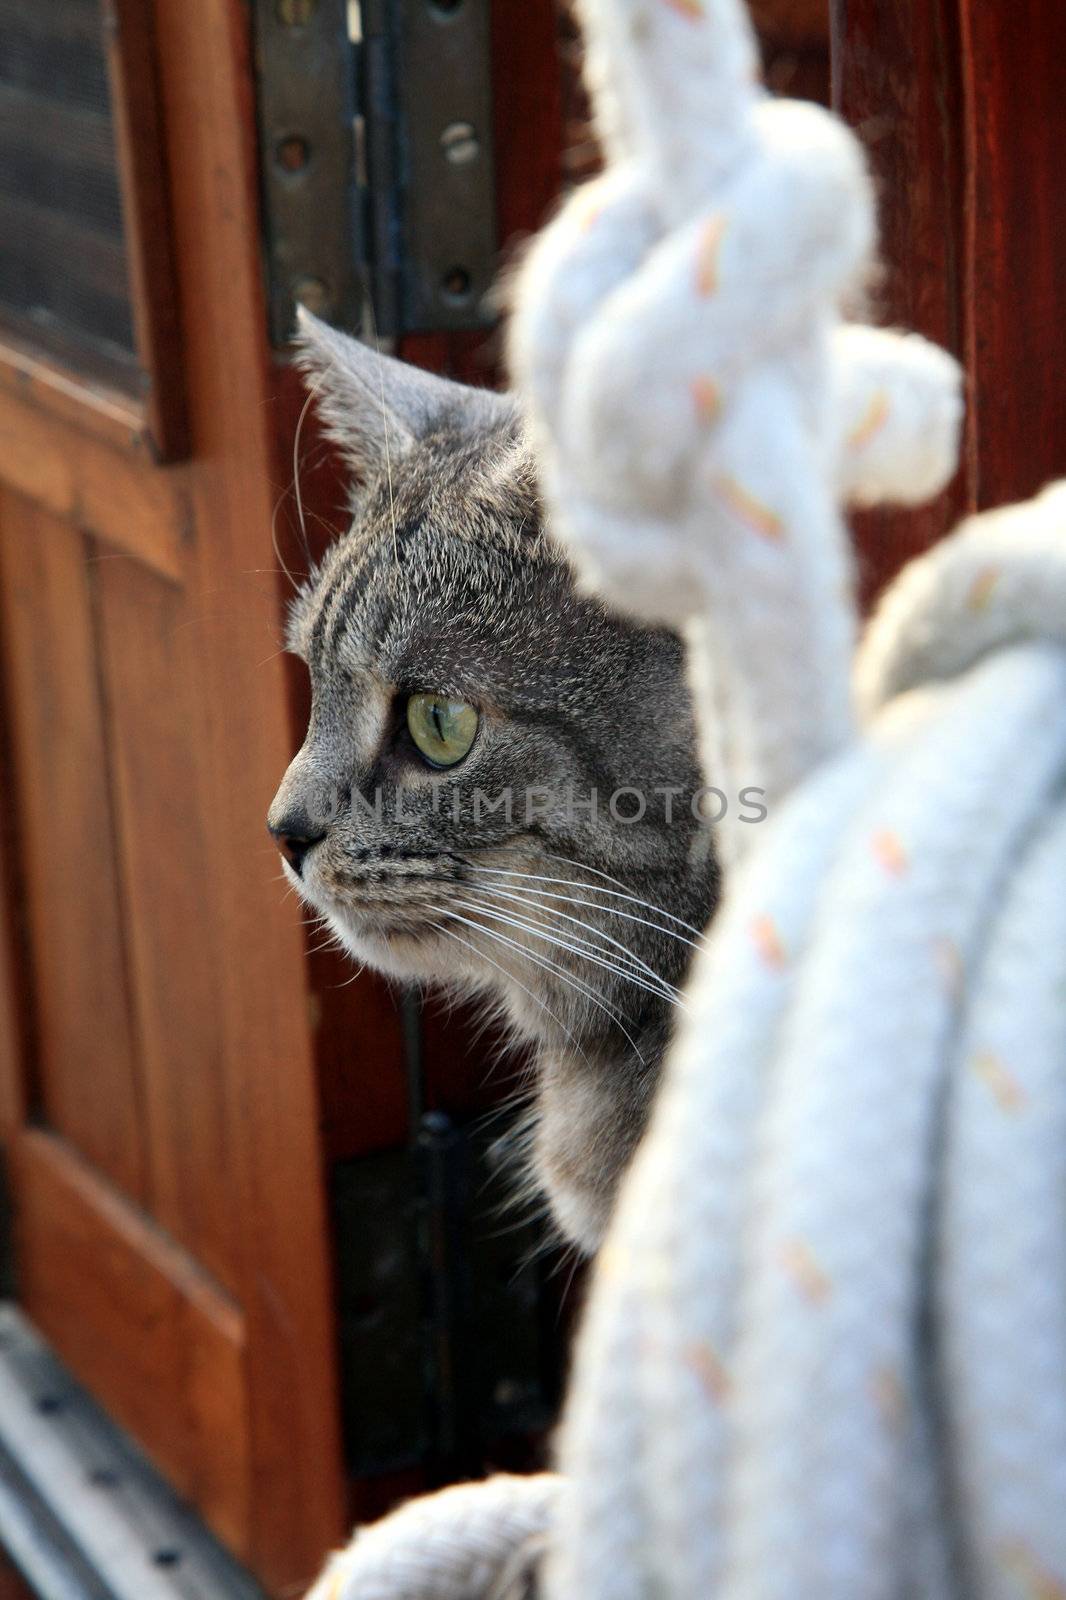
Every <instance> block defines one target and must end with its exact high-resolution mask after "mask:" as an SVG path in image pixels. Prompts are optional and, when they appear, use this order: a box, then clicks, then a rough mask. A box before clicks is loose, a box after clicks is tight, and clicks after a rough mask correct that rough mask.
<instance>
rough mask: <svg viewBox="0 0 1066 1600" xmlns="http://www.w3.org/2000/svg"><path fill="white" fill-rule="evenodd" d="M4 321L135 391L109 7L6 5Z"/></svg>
mask: <svg viewBox="0 0 1066 1600" xmlns="http://www.w3.org/2000/svg"><path fill="white" fill-rule="evenodd" d="M0 319H2V320H3V322H4V323H5V324H7V325H8V326H9V327H10V328H12V329H13V330H14V331H15V332H16V333H19V334H21V335H23V336H24V337H26V338H28V339H29V340H31V341H32V342H33V343H34V344H36V345H39V346H42V347H45V348H47V349H48V350H50V351H52V352H53V353H54V354H56V355H58V356H59V357H60V358H61V359H62V360H64V361H65V362H66V363H67V364H69V365H71V366H74V367H76V368H78V369H79V370H89V371H94V372H98V373H99V374H100V375H102V376H106V377H110V378H111V379H112V380H113V381H115V380H117V381H120V382H122V383H123V384H124V385H125V386H127V387H130V386H133V385H134V384H135V383H136V379H137V367H136V360H135V355H134V339H133V323H132V314H131V307H130V295H129V281H128V274H127V270H126V253H125V244H124V239H123V228H122V205H121V200H120V195H119V177H118V165H117V160H116V152H115V141H114V129H113V126H112V118H111V105H110V100H109V92H108V81H107V65H106V60H105V54H104V45H103V23H102V17H101V7H100V4H99V0H48V3H46V4H36V5H33V4H27V0H0Z"/></svg>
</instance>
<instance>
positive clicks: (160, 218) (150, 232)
mask: <svg viewBox="0 0 1066 1600" xmlns="http://www.w3.org/2000/svg"><path fill="white" fill-rule="evenodd" d="M103 10H104V31H105V39H106V41H107V55H108V72H109V76H110V80H111V103H112V108H113V114H114V122H115V139H116V144H117V149H118V164H119V172H120V175H121V179H122V199H123V223H124V232H125V242H126V260H127V270H128V273H129V279H130V296H131V299H132V302H133V322H134V332H135V335H136V340H137V353H138V356H139V357H140V361H141V366H142V368H143V370H144V374H145V379H146V391H145V398H144V404H145V410H146V413H147V426H148V436H149V438H150V440H151V443H152V446H153V449H154V451H155V454H156V456H157V458H158V459H159V460H162V461H173V460H175V459H176V458H177V457H179V456H182V455H184V453H185V451H186V449H187V446H188V418H187V412H186V403H185V375H184V372H183V370H182V364H181V324H180V319H179V313H178V292H179V291H178V280H177V273H176V270H175V262H174V252H173V240H172V236H171V225H170V191H169V186H168V183H167V167H166V150H165V146H164V141H163V127H162V117H161V113H160V105H159V74H158V62H157V57H156V37H155V13H154V10H153V7H152V6H151V5H146V4H145V0H104V5H103Z"/></svg>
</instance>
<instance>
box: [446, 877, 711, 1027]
mask: <svg viewBox="0 0 1066 1600" xmlns="http://www.w3.org/2000/svg"><path fill="white" fill-rule="evenodd" d="M457 904H458V905H461V906H465V907H466V909H467V910H468V911H480V912H481V914H482V915H483V916H487V917H492V918H494V919H495V920H497V921H500V922H503V923H504V924H505V925H506V926H508V927H512V928H516V929H519V930H520V931H523V932H526V933H532V934H533V935H534V937H535V938H538V939H543V940H544V941H545V942H546V943H548V944H552V945H555V946H556V948H557V949H559V950H566V951H568V952H569V953H570V954H571V955H576V956H578V957H579V958H580V959H581V960H582V961H590V962H591V963H592V964H593V965H594V966H597V967H602V968H604V970H605V971H607V972H610V973H613V974H614V976H615V977H616V978H621V979H622V981H623V982H624V983H632V984H633V985H634V986H635V987H636V988H638V989H643V990H644V991H645V993H647V994H653V995H655V996H656V998H657V999H660V1000H668V1001H670V1002H671V1003H673V1004H677V1005H680V1004H681V998H680V996H679V994H678V993H677V991H676V990H675V989H674V988H673V987H672V985H669V984H666V983H665V982H664V980H662V979H661V978H659V976H658V974H657V973H655V972H651V976H652V978H653V979H654V980H655V981H654V982H653V983H649V982H647V980H646V979H645V978H644V977H643V976H642V975H641V974H640V972H639V971H638V970H637V968H636V967H635V966H631V967H628V968H627V967H624V966H621V965H620V964H619V963H618V962H617V960H615V961H612V960H610V959H609V958H608V957H607V956H606V955H604V954H603V953H602V951H600V950H598V949H597V948H596V946H595V945H593V944H592V943H590V941H589V940H587V939H575V940H571V939H564V938H562V937H561V936H560V935H559V934H558V933H556V932H553V931H552V930H551V928H550V926H548V925H546V924H544V923H536V922H532V921H530V920H529V919H527V918H525V917H518V916H516V915H515V913H514V912H512V911H508V910H507V909H506V908H500V909H496V908H493V907H492V906H491V902H488V901H486V900H484V899H483V900H481V901H473V900H471V901H466V900H460V901H458V902H457ZM570 921H571V922H576V921H577V918H576V917H571V918H570ZM579 926H580V924H579ZM620 948H622V949H623V950H624V949H625V947H624V946H621V947H620ZM625 954H626V955H627V956H628V955H629V952H628V951H625ZM648 970H649V971H651V969H650V968H649V969H648Z"/></svg>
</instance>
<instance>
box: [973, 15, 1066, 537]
mask: <svg viewBox="0 0 1066 1600" xmlns="http://www.w3.org/2000/svg"><path fill="white" fill-rule="evenodd" d="M960 10H961V15H962V58H963V64H964V71H965V126H966V184H965V209H966V230H965V262H964V267H963V278H962V290H963V302H964V305H965V309H966V320H965V344H964V350H965V356H966V361H967V365H968V367H969V370H970V376H971V383H972V391H971V392H972V396H973V401H972V404H973V429H974V436H975V455H976V460H975V483H974V496H975V499H976V501H977V503H978V504H979V505H980V506H982V507H985V506H994V505H1000V504H1003V503H1004V502H1005V501H1009V500H1015V499H1021V498H1024V497H1027V496H1029V495H1031V494H1034V493H1035V492H1036V491H1037V490H1038V489H1040V488H1041V487H1042V486H1043V485H1044V484H1045V483H1046V482H1047V481H1048V479H1050V478H1052V477H1057V476H1062V474H1063V473H1066V380H1064V377H1063V374H1064V372H1066V309H1064V308H1066V183H1064V181H1063V171H1062V163H1063V152H1064V150H1066V6H1063V5H1062V4H1061V0H1029V3H1028V4H1027V5H1026V6H1025V7H1024V8H1023V9H1020V10H1014V11H1012V10H1011V9H1010V8H1009V7H1007V6H1002V5H990V4H989V3H988V0H960Z"/></svg>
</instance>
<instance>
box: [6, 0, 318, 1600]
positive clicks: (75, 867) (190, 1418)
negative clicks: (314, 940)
mask: <svg viewBox="0 0 1066 1600" xmlns="http://www.w3.org/2000/svg"><path fill="white" fill-rule="evenodd" d="M111 9H112V26H113V28H116V29H117V33H118V39H117V44H116V53H117V55H116V59H117V63H118V68H119V69H120V70H119V77H120V78H121V79H122V81H123V83H124V84H125V87H126V89H127V90H128V91H129V92H128V94H127V95H126V97H125V100H124V101H123V108H124V109H123V110H122V114H121V116H120V117H119V119H118V120H119V123H120V124H121V126H120V137H121V138H122V139H124V140H125V141H126V143H127V146H129V145H131V144H132V145H136V143H137V140H138V139H139V138H141V137H142V136H143V135H144V134H145V132H146V130H147V133H148V134H150V135H151V138H152V140H153V141H154V142H155V143H156V144H159V143H160V142H162V143H163V144H165V147H166V149H165V162H164V161H163V160H162V159H161V160H160V161H159V162H158V163H157V164H155V175H154V177H149V178H146V177H145V172H144V167H145V163H144V162H143V161H142V160H141V159H140V157H139V152H138V149H137V148H133V149H130V148H127V150H126V151H125V155H126V158H127V159H126V160H125V161H124V162H123V170H124V172H125V173H126V175H127V192H126V194H125V199H126V202H127V205H129V203H131V195H130V193H129V185H130V184H132V185H133V187H134V189H135V190H136V189H137V188H138V187H139V189H140V191H141V192H140V193H139V194H138V193H134V194H133V195H132V203H133V205H134V210H135V212H136V215H135V216H134V217H133V218H132V223H133V226H132V227H129V226H128V228H127V234H128V237H130V238H132V239H133V240H134V244H135V246H136V245H137V241H140V245H141V246H147V245H148V244H151V245H152V250H148V249H147V248H144V249H140V258H141V259H140V261H139V268H138V272H139V276H138V272H134V273H133V275H132V276H133V280H134V294H135V299H137V298H140V299H146V298H147V299H153V297H154V312H153V306H152V305H147V306H144V305H142V306H141V307H140V310H141V311H142V312H145V311H147V313H149V314H148V315H147V316H144V315H141V316H139V317H136V318H135V320H136V321H138V324H139V326H140V327H141V329H142V332H143V331H144V330H147V336H146V339H144V338H142V340H141V341H140V349H139V356H140V357H141V365H142V368H143V369H144V376H145V378H146V380H150V382H149V386H148V389H147V390H146V391H138V392H136V393H134V392H133V391H132V390H131V391H130V392H129V393H119V392H117V391H116V390H114V389H113V388H103V387H101V385H100V383H99V382H97V381H96V380H94V379H92V378H91V377H90V376H88V375H87V373H79V372H75V371H64V370H62V369H61V368H59V367H58V366H57V364H56V360H57V358H56V357H54V356H47V355H45V354H43V353H42V352H41V351H38V350H32V349H28V348H25V347H24V346H23V344H21V343H20V342H19V341H20V340H22V339H24V338H27V337H29V335H28V334H27V333H26V330H25V329H22V330H21V332H18V333H15V334H12V335H11V336H10V337H7V338H3V339H0V588H2V591H3V593H2V597H0V667H2V671H0V716H2V720H3V724H4V726H3V728H2V730H0V732H2V735H3V737H2V739H0V757H3V759H4V769H5V775H6V776H7V778H8V794H7V796H6V798H7V803H8V808H9V812H13V816H10V815H9V818H8V827H7V828H6V830H5V832H4V835H3V838H2V839H0V899H2V901H3V905H2V910H3V912H4V916H3V919H2V920H3V927H2V929H0V1030H2V1034H3V1037H2V1038H0V1072H2V1074H3V1083H2V1085H0V1115H2V1117H3V1130H2V1131H3V1132H4V1134H5V1137H6V1141H7V1145H8V1150H7V1154H8V1155H9V1157H10V1170H11V1172H12V1177H13V1188H14V1196H15V1201H16V1206H17V1210H18V1217H19V1226H18V1230H17V1243H18V1269H19V1273H20V1288H19V1294H20V1298H21V1299H22V1300H23V1302H24V1303H25V1305H26V1307H27V1309H28V1311H29V1313H30V1315H31V1316H32V1317H33V1318H34V1319H35V1320H36V1321H37V1322H38V1324H39V1325H40V1326H41V1328H42V1329H43V1331H44V1332H45V1334H46V1336H47V1337H48V1338H49V1339H50V1340H51V1341H52V1342H53V1344H54V1345H55V1347H56V1349H57V1352H58V1353H59V1355H60V1356H61V1357H62V1358H63V1359H64V1360H66V1361H67V1362H68V1363H69V1364H70V1365H71V1367H72V1368H73V1369H74V1370H75V1372H76V1373H77V1374H78V1376H79V1377H81V1378H82V1379H83V1380H84V1381H85V1382H86V1383H87V1384H88V1386H89V1388H90V1389H91V1390H92V1391H93V1393H94V1395H95V1396H96V1397H97V1398H98V1399H99V1400H100V1401H101V1402H102V1403H103V1405H104V1406H105V1407H106V1408H107V1409H109V1410H110V1411H111V1412H112V1413H113V1414H114V1415H115V1417H116V1418H117V1419H118V1420H119V1421H120V1422H121V1423H123V1424H124V1425H125V1426H127V1427H128V1428H129V1429H130V1430H131V1432H132V1433H133V1434H134V1436H135V1437H136V1438H137V1439H138V1440H139V1441H140V1442H141V1443H142V1444H143V1445H144V1446H145V1447H146V1448H147V1449H148V1451H149V1452H150V1454H151V1455H152V1456H153V1457H154V1459H155V1460H156V1462H157V1463H158V1464H159V1465H160V1467H161V1468H162V1469H163V1471H164V1472H165V1473H166V1474H167V1475H168V1477H169V1478H170V1479H171V1480H172V1481H173V1483H174V1484H175V1486H176V1487H177V1488H178V1489H179V1491H180V1492H181V1493H182V1494H184V1495H186V1496H187V1497H188V1498H189V1499H190V1500H191V1501H192V1502H193V1503H194V1504H195V1505H196V1506H197V1507H198V1508H199V1510H200V1511H201V1512H202V1514H203V1515H204V1516H205V1518H206V1519H207V1521H208V1523H209V1524H210V1526H211V1527H212V1528H213V1529H214V1530H215V1531H216V1532H217V1533H219V1534H220V1535H221V1536H222V1537H223V1538H224V1539H225V1540H226V1541H227V1542H228V1543H229V1544H230V1546H231V1548H232V1549H233V1550H234V1551H235V1553H236V1554H237V1555H238V1556H239V1557H241V1558H242V1559H243V1560H245V1561H246V1562H247V1563H248V1564H249V1565H250V1566H251V1567H252V1569H253V1570H254V1571H255V1572H256V1573H257V1575H258V1576H259V1577H260V1578H261V1579H262V1580H263V1581H264V1583H265V1584H266V1585H267V1586H268V1587H270V1588H272V1589H274V1590H276V1591H283V1590H285V1591H289V1592H294V1591H297V1590H299V1589H300V1588H301V1587H302V1586H303V1585H304V1583H306V1582H307V1581H308V1580H310V1578H311V1577H312V1576H313V1575H314V1573H315V1571H316V1570H317V1568H318V1566H319V1564H320V1562H321V1559H322V1555H323V1552H324V1551H325V1550H326V1549H328V1548H329V1546H330V1545H331V1544H333V1543H336V1542H337V1541H338V1540H339V1539H340V1538H341V1537H342V1536H343V1533H344V1531H345V1529H344V1517H343V1480H342V1468H341V1452H340V1447H339V1431H340V1430H339V1407H338V1402H337V1392H336V1376H335V1370H334V1332H335V1330H334V1325H333V1320H332V1310H331V1303H330V1282H329V1245H328V1238H327V1228H326V1218H325V1207H324V1193H323V1184H322V1170H321V1148H320V1132H319V1122H320V1107H319V1104H318V1099H317V1092H316V1084H315V1078H314V1069H313V1058H312V1039H311V1026H310V1017H309V1009H308V990H307V975H306V970H305V963H304V947H303V941H302V933H301V927H300V920H301V919H300V914H299V911H298V909H297V908H296V907H295V906H294V905H292V904H289V905H286V904H285V900H286V895H285V889H284V885H283V884H281V883H280V882H279V881H278V866H277V859H276V854H275V852H274V850H273V848H272V846H271V844H270V842H269V840H268V839H267V837H266V834H265V829H264V819H265V814H266V809H267V805H268V803H269V800H270V796H271V794H272V792H273V789H274V787H275V786H276V783H277V779H278V776H279V774H280V773H281V772H282V771H283V769H284V767H285V764H286V762H287V760H288V757H289V754H290V742H291V735H290V728H289V721H288V701H287V696H286V688H285V669H284V667H283V664H282V663H281V662H280V660H278V659H277V650H278V645H279V643H280V640H279V637H278V631H279V626H278V625H279V607H278V588H277V580H276V575H275V572H274V570H273V569H274V567H275V560H274V557H273V555H272V553H271V548H270V528H271V512H272V510H273V489H272V486H271V482H270V479H271V462H272V459H273V456H272V452H273V450H274V448H275V434H276V430H277V427H278V419H277V416H276V414H275V412H274V411H272V410H271V408H270V405H269V394H268V388H267V362H268V351H267V343H266V340H267V322H266V315H265V305H264V296H263V284H262V279H261V271H260V248H259V217H258V209H257V173H256V145H255V130H254V105H253V97H254V73H253V66H252V58H251V53H250V38H249V20H250V19H249V14H248V8H247V7H246V6H245V5H244V4H243V0H204V3H203V4H198V5H196V6H194V7H190V6H189V5H187V4H186V0H150V3H149V4H147V5H146V4H144V3H143V0H128V3H127V0H117V3H116V4H114V6H113V7H112V8H111ZM131 62H132V63H134V64H136V63H138V62H139V63H140V66H141V67H143V69H144V70H143V71H141V70H137V71H133V72H131V71H130V67H131ZM156 85H158V91H159V92H158V95H157V94H156V93H155V86H156ZM158 153H159V154H160V156H161V157H162V155H163V152H162V151H160V152H158ZM0 161H2V151H0ZM164 167H165V173H164ZM164 176H165V192H164V187H163V179H164ZM130 222H131V218H130V217H129V216H127V224H130ZM160 230H166V233H167V235H168V236H167V238H166V239H165V240H160V239H159V237H158V236H159V233H160ZM160 244H162V245H165V247H166V248H165V250H162V251H157V250H156V246H157V245H160ZM138 248H139V246H138ZM153 252H154V253H155V254H158V255H159V256H160V257H162V256H166V257H167V258H168V259H169V260H172V261H173V263H174V268H175V271H176V275H177V278H178V280H179V281H178V291H179V292H177V293H173V292H171V286H170V284H169V282H164V283H163V284H162V292H161V283H160V281H158V280H156V279H155V278H154V277H153V274H154V272H155V270H156V269H155V267H154V266H153V263H152V260H151V259H149V257H150V256H151V255H152V254H153ZM135 265H136V263H135ZM164 265H165V263H164ZM165 276H166V275H165V274H164V277H165ZM138 284H139V285H140V286H139V287H138ZM136 309H137V308H136V307H135V310H136ZM164 313H165V315H164ZM153 315H154V321H153ZM179 322H180V325H181V326H180V330H179V329H178V326H177V324H178V323H179ZM179 331H180V340H179V338H178V337H177V335H178V332H179ZM162 346H165V347H166V352H167V360H166V361H165V362H162V363H161V362H160V360H159V349H160V348H161V347H162ZM179 346H180V365H181V370H180V371H179V370H177V366H176V363H177V362H178V360H179ZM164 369H165V370H164ZM145 393H147V394H148V395H149V399H148V400H146V399H145ZM179 397H180V399H181V401H182V402H183V403H182V405H180V406H179V405H178V403H177V401H178V398H179ZM184 402H187V405H185V404H184ZM179 411H180V413H181V415H180V417H179V418H178V420H179V421H180V422H181V423H182V425H183V426H184V423H185V422H186V421H187V423H188V433H187V435H185V434H184V432H183V431H182V430H181V429H178V428H177V427H175V426H171V425H170V424H169V423H168V425H167V426H166V427H165V428H163V429H162V431H161V428H160V422H161V419H162V421H166V415H164V413H166V414H167V415H170V422H171V423H172V422H173V421H174V418H175V417H177V416H178V413H179ZM171 413H172V415H171ZM179 440H180V443H181V444H182V445H183V446H184V445H187V449H188V454H187V458H184V459H182V460H181V461H173V460H172V458H173V455H174V453H175V450H176V449H177V447H178V442H179ZM160 445H161V446H162V447H163V449H164V450H165V451H166V452H167V454H168V458H170V461H169V464H167V465H161V464H160V460H159V456H158V447H159V446H160ZM64 912H67V913H69V914H68V915H66V916H65V917H64Z"/></svg>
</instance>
